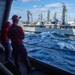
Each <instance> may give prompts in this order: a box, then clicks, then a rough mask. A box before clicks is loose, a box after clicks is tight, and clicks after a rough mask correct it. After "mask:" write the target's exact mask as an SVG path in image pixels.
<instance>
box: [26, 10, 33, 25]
mask: <svg viewBox="0 0 75 75" xmlns="http://www.w3.org/2000/svg"><path fill="white" fill-rule="evenodd" d="M30 16H31V21H33V20H32V19H33V18H32V14H31V13H30V11H27V23H28V24H29V20H30Z"/></svg>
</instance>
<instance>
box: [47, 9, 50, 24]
mask: <svg viewBox="0 0 75 75" xmlns="http://www.w3.org/2000/svg"><path fill="white" fill-rule="evenodd" d="M49 21H50V10H48V12H47V23H49Z"/></svg>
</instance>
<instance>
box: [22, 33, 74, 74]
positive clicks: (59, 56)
mask: <svg viewBox="0 0 75 75" xmlns="http://www.w3.org/2000/svg"><path fill="white" fill-rule="evenodd" d="M23 41H24V45H25V47H26V49H27V51H28V55H29V56H31V57H33V58H36V59H37V60H40V61H42V62H44V63H47V64H50V65H53V66H55V67H57V68H60V69H63V70H65V71H68V72H70V73H73V74H75V38H73V37H68V36H66V35H64V34H59V33H57V32H52V33H50V32H43V33H40V34H34V33H28V34H25V39H24V40H23Z"/></svg>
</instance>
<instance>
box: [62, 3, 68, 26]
mask: <svg viewBox="0 0 75 75" xmlns="http://www.w3.org/2000/svg"><path fill="white" fill-rule="evenodd" d="M66 11H67V10H66V6H65V4H64V2H63V3H62V25H65V14H66Z"/></svg>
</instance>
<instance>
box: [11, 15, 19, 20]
mask: <svg viewBox="0 0 75 75" xmlns="http://www.w3.org/2000/svg"><path fill="white" fill-rule="evenodd" d="M11 19H12V20H17V21H19V17H18V16H17V15H13V16H12V18H11Z"/></svg>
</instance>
